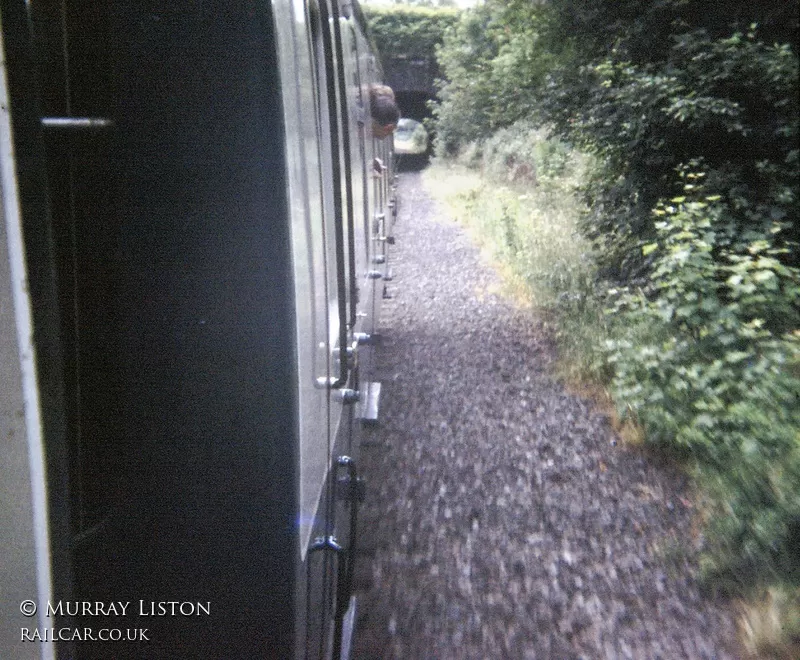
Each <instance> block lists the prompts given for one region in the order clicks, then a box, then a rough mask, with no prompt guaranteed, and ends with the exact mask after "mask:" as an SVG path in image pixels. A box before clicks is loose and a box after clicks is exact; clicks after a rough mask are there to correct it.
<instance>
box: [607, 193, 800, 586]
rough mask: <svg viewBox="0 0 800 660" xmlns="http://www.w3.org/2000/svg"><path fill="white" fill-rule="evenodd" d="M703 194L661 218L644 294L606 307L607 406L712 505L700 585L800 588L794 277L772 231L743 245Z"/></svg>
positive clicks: (678, 202)
mask: <svg viewBox="0 0 800 660" xmlns="http://www.w3.org/2000/svg"><path fill="white" fill-rule="evenodd" d="M690 180H692V179H690ZM690 185H693V184H690ZM701 190H702V188H699V189H698V188H694V189H691V190H690V191H688V193H689V194H688V195H687V196H685V197H684V196H681V197H679V198H676V199H674V200H673V201H672V202H671V203H667V204H664V205H661V206H660V207H659V208H658V209H656V212H655V216H656V218H658V221H657V223H656V224H657V238H658V242H657V243H654V244H651V245H648V246H645V249H644V251H645V252H652V253H654V254H658V255H659V256H658V258H657V259H656V261H655V263H654V268H653V272H652V276H651V281H650V285H649V287H648V289H647V290H645V291H641V290H639V291H636V292H633V291H626V292H624V293H623V294H622V295H621V296H620V297H619V300H618V301H617V304H616V306H615V308H614V309H613V313H614V314H615V315H618V316H621V317H622V318H624V320H625V325H627V326H628V327H630V328H632V329H633V330H632V331H631V333H629V334H628V336H627V337H622V338H620V339H617V340H615V341H609V343H608V359H609V362H610V363H611V364H612V365H613V366H614V368H615V375H614V379H613V382H612V387H613V391H614V396H615V399H616V400H617V402H618V404H619V406H620V409H621V412H622V413H623V414H625V415H631V416H633V417H634V418H635V419H636V420H637V421H638V422H639V423H641V424H642V425H643V426H644V428H645V430H646V432H647V438H648V440H649V441H650V442H652V443H655V444H657V445H660V446H662V447H665V448H669V449H671V450H673V451H677V452H679V453H680V454H682V455H683V456H685V457H687V458H689V459H691V461H692V464H693V465H695V466H696V467H697V469H698V470H699V473H698V474H699V475H700V478H701V481H703V482H704V483H705V484H706V485H707V486H708V487H709V489H710V492H711V493H712V494H713V495H714V496H715V497H714V500H713V501H714V505H713V506H714V507H715V508H717V509H719V512H720V514H721V515H718V516H715V517H714V518H713V522H712V524H711V532H712V534H710V536H709V538H710V541H709V543H710V546H711V547H712V549H713V550H714V553H713V554H711V555H709V557H708V559H707V569H708V572H709V574H711V573H715V574H717V575H723V576H726V577H731V576H736V575H737V573H741V572H742V571H747V572H746V575H747V576H748V579H751V580H752V579H754V578H758V577H761V578H762V579H764V580H770V579H774V578H775V576H781V577H782V578H783V579H790V580H792V581H800V546H798V545H797V544H796V541H797V534H798V533H800V488H798V487H799V486H800V371H798V368H800V334H798V332H797V328H798V327H800V270H798V269H797V268H793V267H790V266H786V265H784V264H783V263H782V262H781V260H780V259H779V257H781V256H782V255H783V254H784V253H785V252H786V250H787V248H786V247H776V246H777V245H779V244H780V241H779V235H780V234H781V233H782V231H783V229H782V227H781V225H780V224H778V223H774V224H773V225H772V226H771V227H770V228H769V229H768V230H767V231H765V232H764V233H763V234H761V235H756V234H755V233H754V232H751V235H750V237H749V242H748V243H747V244H746V245H743V244H742V242H741V240H740V239H739V237H736V236H735V235H731V234H730V233H729V232H725V231H720V230H719V229H718V228H719V227H724V226H726V225H727V224H728V223H726V222H725V216H726V214H729V213H730V209H729V208H728V206H727V205H726V204H724V203H722V201H721V199H720V198H719V196H716V195H712V196H705V197H703V196H701V195H700V192H699V191H701ZM633 333H635V334H633Z"/></svg>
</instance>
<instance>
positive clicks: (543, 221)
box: [428, 0, 800, 657]
mask: <svg viewBox="0 0 800 660" xmlns="http://www.w3.org/2000/svg"><path fill="white" fill-rule="evenodd" d="M702 5H703V7H702V10H700V3H699V2H694V1H692V0H690V1H688V2H687V1H685V0H659V1H658V2H651V3H639V2H634V1H633V0H631V1H620V0H550V2H547V3H531V2H526V1H524V0H503V1H501V0H487V2H486V3H484V4H483V5H481V6H479V7H476V8H475V9H473V10H470V11H467V12H464V13H463V14H462V16H461V19H460V21H459V22H458V23H457V24H456V25H455V26H454V27H453V28H451V29H450V30H449V31H448V33H447V36H446V38H445V40H444V43H443V45H442V46H441V47H440V48H439V50H438V57H439V62H440V66H441V68H442V71H443V73H444V80H443V81H442V82H441V89H440V99H441V102H440V103H439V104H438V106H437V107H436V109H435V118H436V134H437V144H436V148H437V154H438V161H439V163H438V164H437V165H436V166H435V167H434V168H433V170H432V171H431V172H430V173H429V174H428V176H429V177H430V176H432V177H440V178H441V177H443V176H449V177H450V179H451V180H452V177H453V176H454V175H453V169H452V168H453V167H454V164H458V166H460V167H472V168H473V172H480V178H473V179H472V180H471V183H469V184H467V185H466V186H465V189H463V190H461V192H460V193H459V194H457V195H454V196H453V197H455V198H457V200H458V202H457V205H458V214H459V215H460V216H461V217H464V218H471V221H470V222H471V223H472V225H473V226H474V227H475V228H476V231H478V232H479V233H481V234H482V235H483V236H485V237H486V240H487V241H488V242H489V244H491V245H492V246H494V247H493V249H492V251H493V254H494V256H495V257H496V258H498V259H500V260H502V261H503V262H504V263H506V264H508V268H509V270H510V271H511V272H512V273H513V275H514V277H515V278H516V279H517V280H518V281H521V282H524V283H525V284H526V285H527V286H528V287H530V291H531V292H532V294H531V295H532V296H533V299H534V302H535V304H537V305H538V306H540V307H542V308H543V309H546V310H547V311H548V312H549V313H550V314H553V315H555V316H556V318H557V319H558V324H557V328H558V331H557V334H558V337H559V340H560V346H561V351H562V354H566V355H567V357H568V361H569V363H570V364H571V365H572V366H571V367H570V369H571V371H572V373H573V374H575V373H579V374H580V375H581V376H582V377H584V378H590V379H593V380H595V381H597V382H600V383H602V384H603V385H604V386H605V387H606V388H607V389H608V391H609V392H610V393H611V395H612V397H613V399H614V402H615V404H616V407H617V409H618V412H619V415H620V416H621V417H622V418H623V419H628V420H631V421H633V422H635V423H636V424H637V425H638V426H639V427H640V428H641V429H642V430H643V432H644V436H645V441H646V442H647V443H648V444H649V445H650V446H652V447H653V448H654V449H656V450H658V451H662V452H666V453H669V454H670V455H673V456H675V457H677V458H678V459H679V460H681V461H682V462H683V463H684V465H686V468H687V470H688V471H690V472H691V473H692V474H693V475H694V477H695V478H696V481H697V483H698V485H699V486H700V492H701V493H702V496H701V497H700V501H701V503H702V506H701V507H700V508H699V511H700V513H699V517H700V518H701V522H703V523H704V528H703V529H704V534H703V542H702V544H701V545H702V561H701V566H702V572H703V578H704V580H705V584H706V585H708V586H709V587H710V588H713V589H715V590H720V591H723V592H726V593H729V594H733V595H737V596H745V597H746V598H749V602H751V603H761V605H759V606H758V607H757V606H753V607H751V609H750V610H749V615H748V617H746V622H745V624H744V627H745V628H746V629H747V630H748V634H749V639H750V640H751V641H752V643H753V644H754V645H758V646H759V650H760V651H761V652H768V653H773V654H775V655H776V656H780V655H781V654H782V653H783V654H788V655H787V657H790V656H791V654H792V653H794V652H796V651H797V649H798V648H800V646H798V645H800V247H799V246H798V241H799V240H800V218H798V192H799V191H798V154H799V153H800V151H799V150H798V110H799V107H798V94H797V89H798V53H797V36H798V9H799V7H798V1H797V0H791V1H789V2H783V3H774V2H745V1H743V0H725V1H722V2H717V3H702ZM445 168H450V170H449V174H443V172H445ZM460 172H461V174H459V177H460V179H459V180H460V181H462V183H463V182H464V181H465V180H467V179H465V178H464V177H465V176H467V175H466V174H464V170H460ZM472 176H473V177H475V176H476V175H475V174H473V175H472ZM437 188H439V189H440V190H443V189H445V187H444V186H442V185H437ZM759 594H760V595H764V594H766V596H765V597H764V598H763V599H761V600H760V601H759ZM766 602H768V603H770V605H769V608H772V609H774V610H775V611H777V612H779V614H778V616H779V617H780V620H781V622H782V631H781V634H780V636H779V638H778V639H776V638H775V637H774V636H772V635H769V634H766V633H764V629H765V626H763V625H759V624H758V623H757V622H758V621H761V620H766V619H769V618H770V617H769V616H766V615H764V616H762V615H761V614H759V612H760V611H761V610H759V607H761V606H762V605H763V603H766ZM762 609H763V608H762ZM770 616H771V615H770ZM791 649H793V650H791Z"/></svg>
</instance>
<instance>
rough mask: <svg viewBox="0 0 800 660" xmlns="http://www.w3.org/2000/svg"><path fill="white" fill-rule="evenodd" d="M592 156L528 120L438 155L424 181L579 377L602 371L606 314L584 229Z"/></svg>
mask: <svg viewBox="0 0 800 660" xmlns="http://www.w3.org/2000/svg"><path fill="white" fill-rule="evenodd" d="M590 166H591V164H590V162H589V159H588V158H587V157H586V156H585V155H583V154H580V153H578V152H576V151H574V150H571V149H570V148H569V147H568V146H566V145H564V144H562V143H560V142H558V141H557V140H555V139H551V138H549V137H548V135H547V133H546V132H545V131H543V130H541V129H535V128H533V127H532V126H530V125H528V124H527V123H524V122H522V123H519V124H516V125H515V126H513V127H511V128H508V129H504V130H502V131H499V132H498V133H497V134H495V136H493V137H492V138H491V139H490V140H487V141H486V142H484V143H481V144H473V145H471V146H470V147H469V148H468V149H466V150H464V152H463V153H462V154H461V155H460V156H459V157H458V158H456V159H448V160H443V159H436V160H434V162H433V164H432V165H431V166H430V167H429V168H428V169H427V170H426V171H425V174H424V180H425V182H426V184H427V188H428V190H429V191H430V192H431V194H433V196H434V197H436V198H438V199H439V200H440V201H441V202H443V203H444V204H446V206H447V207H448V208H449V210H450V212H451V213H452V214H453V216H454V217H455V218H456V219H457V220H458V221H459V222H461V223H462V224H463V225H464V226H465V227H466V228H467V230H468V231H469V232H470V234H471V235H472V237H473V238H474V240H475V241H476V242H477V243H478V245H480V246H481V248H482V250H483V251H484V254H486V255H487V257H488V258H489V259H490V260H491V261H492V262H493V263H494V264H495V265H496V266H497V267H498V268H499V269H500V270H501V271H502V272H503V274H504V275H505V279H506V284H507V287H508V289H509V292H510V293H512V294H513V295H514V296H515V297H516V298H517V299H518V300H521V301H524V302H525V303H527V304H532V305H533V306H535V307H536V308H538V309H539V310H541V311H542V312H543V315H544V318H545V320H546V322H547V323H548V326H549V329H550V330H551V332H552V333H553V335H554V336H555V337H556V339H557V340H559V356H560V358H561V359H560V360H559V365H560V366H559V368H560V370H561V371H562V373H564V374H565V375H566V376H568V377H569V378H570V379H573V380H584V381H585V380H587V379H589V380H597V379H598V378H599V377H601V376H602V371H603V369H604V367H603V364H602V359H601V358H600V354H599V351H598V347H599V346H601V345H603V341H604V339H605V333H606V332H607V331H608V324H609V317H608V316H607V315H606V314H604V313H603V309H602V305H601V303H600V302H599V301H600V296H598V295H597V293H598V292H597V291H596V287H597V285H596V269H595V265H594V255H593V253H592V247H591V245H590V244H589V242H588V241H587V240H586V239H585V238H583V236H581V234H580V233H579V231H578V220H579V218H580V216H581V214H582V213H583V212H584V210H585V209H584V206H583V204H582V203H581V202H580V200H579V195H578V190H579V188H580V186H581V185H582V183H583V181H584V178H585V176H586V173H587V171H588V168H589V167H590Z"/></svg>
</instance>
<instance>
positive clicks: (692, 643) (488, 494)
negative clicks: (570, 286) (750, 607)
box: [353, 172, 739, 660]
mask: <svg viewBox="0 0 800 660" xmlns="http://www.w3.org/2000/svg"><path fill="white" fill-rule="evenodd" d="M399 196H400V199H401V206H400V214H399V218H398V221H397V224H396V227H395V236H396V238H397V244H396V247H395V252H394V254H393V257H392V265H393V269H394V275H395V279H394V281H393V282H392V283H391V285H390V287H391V288H390V292H391V294H392V296H393V298H392V299H391V300H388V301H386V305H385V308H384V313H383V325H382V329H381V334H382V336H383V343H382V346H381V348H380V349H379V351H378V361H379V364H378V380H380V381H381V383H382V388H383V390H382V393H381V419H380V423H379V424H378V425H377V426H376V427H371V428H369V429H367V431H366V433H365V437H364V442H363V447H362V449H361V461H362V466H363V467H362V471H363V474H364V476H365V477H366V480H367V502H366V503H365V504H364V505H363V507H362V512H361V523H360V529H361V530H362V540H361V552H360V556H359V559H358V561H359V562H360V567H359V569H358V571H359V580H358V582H359V590H360V592H359V593H358V601H359V604H358V611H359V615H358V620H357V631H356V642H355V648H354V651H353V657H354V658H355V660H381V659H388V658H391V659H398V660H399V659H401V658H402V659H405V660H448V659H458V660H463V659H481V660H500V659H502V658H513V659H520V660H533V659H549V658H553V659H555V658H558V659H565V660H569V659H573V658H574V659H578V658H585V659H587V660H594V659H597V658H609V659H611V658H634V659H636V660H640V659H647V660H651V659H652V660H655V659H658V658H661V659H662V660H675V659H678V658H691V659H694V658H698V659H699V658H705V659H711V658H714V659H717V660H723V659H733V658H738V657H739V655H738V654H737V652H736V650H735V649H736V644H735V637H736V632H735V625H734V621H733V617H732V615H731V613H730V606H729V604H727V603H725V602H723V601H717V600H714V599H711V598H709V597H706V596H703V595H701V593H700V590H699V587H698V585H697V584H696V581H695V579H694V575H695V573H696V567H695V565H694V564H693V562H692V560H691V557H692V556H693V549H694V548H695V547H696V545H697V543H698V542H699V541H698V535H697V531H696V529H695V527H694V525H693V513H694V512H693V509H692V504H691V500H690V498H691V493H690V492H689V491H688V489H687V488H686V486H685V481H684V479H683V478H682V477H681V475H680V474H679V473H678V472H677V471H676V470H675V469H673V468H670V467H669V466H667V465H662V464H659V463H657V462H655V461H654V459H652V458H650V457H648V456H647V455H646V454H645V453H643V452H642V451H641V450H639V449H636V448H627V447H625V446H623V443H622V442H621V441H620V442H617V439H616V438H615V435H614V431H613V430H612V428H611V427H610V425H609V423H608V421H607V419H606V418H605V417H604V416H603V415H602V414H600V413H598V412H595V411H593V409H592V407H591V406H590V405H589V404H588V403H587V402H585V401H583V400H582V399H580V398H579V397H576V396H573V395H571V394H569V393H567V392H566V391H565V390H564V389H563V387H562V386H561V385H560V384H559V383H558V382H557V381H556V380H555V379H554V378H553V377H552V375H551V365H552V359H553V357H552V354H553V349H552V347H551V345H550V344H549V343H548V341H547V340H546V337H545V336H544V333H543V332H542V329H541V324H540V323H539V322H538V321H537V319H536V317H535V314H534V312H532V311H531V310H527V309H520V308H519V306H517V305H516V304H515V303H514V302H513V301H511V300H509V299H506V298H504V297H503V296H502V294H500V293H498V292H499V291H500V287H499V279H498V276H497V275H496V274H495V273H494V271H493V270H492V269H491V267H490V266H488V265H487V264H486V263H485V262H484V261H482V260H481V258H480V255H479V253H478V251H477V249H476V248H474V247H473V246H472V245H471V243H470V241H469V239H468V238H467V237H466V236H465V234H464V233H463V231H462V230H461V229H460V228H459V227H458V226H457V225H456V224H455V223H454V222H452V221H451V220H449V219H448V218H447V217H446V216H445V215H444V214H443V212H442V210H441V209H439V208H438V207H437V206H436V205H435V204H434V202H433V201H432V200H431V199H430V198H429V197H428V196H427V194H426V193H425V192H424V190H423V188H422V184H421V177H420V174H419V173H416V172H408V173H403V174H401V175H400V191H399ZM687 551H688V552H687Z"/></svg>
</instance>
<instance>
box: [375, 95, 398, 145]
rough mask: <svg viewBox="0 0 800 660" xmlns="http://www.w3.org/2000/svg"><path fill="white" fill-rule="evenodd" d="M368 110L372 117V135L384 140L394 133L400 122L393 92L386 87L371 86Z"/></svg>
mask: <svg viewBox="0 0 800 660" xmlns="http://www.w3.org/2000/svg"><path fill="white" fill-rule="evenodd" d="M369 108H370V114H371V115H372V134H373V135H374V136H375V137H376V138H385V137H387V136H388V135H391V134H392V133H394V130H395V129H396V128H397V122H398V121H399V120H400V108H398V107H397V102H396V101H395V99H394V92H393V91H392V88H391V87H387V86H386V85H372V86H371V87H370V90H369Z"/></svg>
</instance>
